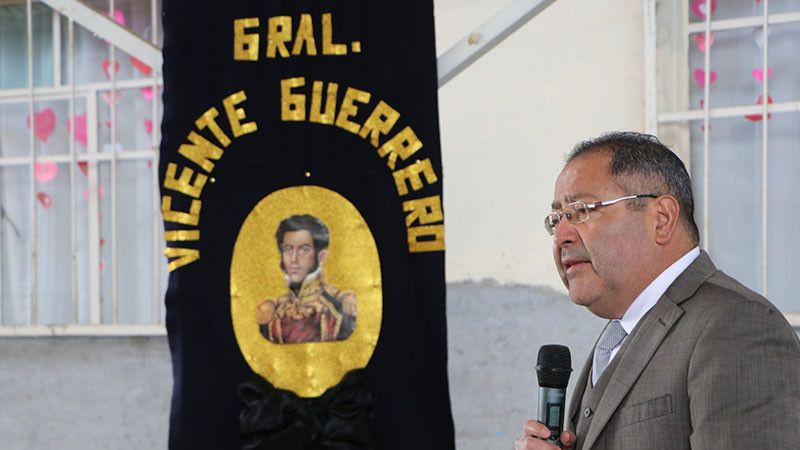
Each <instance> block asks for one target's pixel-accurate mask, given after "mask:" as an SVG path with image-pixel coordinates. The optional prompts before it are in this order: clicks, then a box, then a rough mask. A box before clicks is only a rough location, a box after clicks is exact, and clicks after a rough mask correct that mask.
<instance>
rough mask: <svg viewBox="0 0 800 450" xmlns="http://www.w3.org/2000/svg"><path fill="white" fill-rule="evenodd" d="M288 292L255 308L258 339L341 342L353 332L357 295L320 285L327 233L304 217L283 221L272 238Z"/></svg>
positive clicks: (320, 223)
mask: <svg viewBox="0 0 800 450" xmlns="http://www.w3.org/2000/svg"><path fill="white" fill-rule="evenodd" d="M275 240H276V242H277V244H278V251H279V252H280V254H281V270H282V271H283V273H284V278H285V279H286V287H287V288H288V292H286V293H285V294H283V295H282V296H280V297H278V298H277V299H266V300H264V301H262V302H261V303H259V304H258V306H256V311H255V314H256V322H258V324H259V325H260V329H261V334H262V335H264V337H265V338H267V339H269V340H270V341H271V342H274V343H277V344H294V343H303V342H325V341H341V340H344V339H347V338H348V336H350V334H351V333H352V332H353V329H354V328H355V326H356V294H355V293H354V292H353V291H342V290H339V289H337V288H335V287H334V286H331V285H329V284H327V283H326V281H325V273H324V272H323V270H322V266H323V265H324V264H325V261H326V259H327V257H328V245H329V243H330V231H329V230H328V227H327V226H326V225H325V224H324V223H323V222H322V221H321V220H319V219H318V218H316V217H314V216H311V215H308V214H303V215H294V216H290V217H287V218H286V219H283V220H282V221H281V223H280V224H279V225H278V230H277V231H276V232H275Z"/></svg>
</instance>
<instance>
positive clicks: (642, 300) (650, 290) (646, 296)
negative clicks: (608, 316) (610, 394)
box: [608, 247, 700, 364]
mask: <svg viewBox="0 0 800 450" xmlns="http://www.w3.org/2000/svg"><path fill="white" fill-rule="evenodd" d="M698 256H700V249H699V248H698V247H695V248H693V249H691V250H689V252H688V253H686V254H685V255H683V256H682V257H681V258H680V259H679V260H677V261H675V262H674V263H672V265H671V266H669V267H667V270H665V271H663V272H661V275H659V276H657V277H656V279H655V280H653V281H652V282H651V283H650V284H649V285H647V287H646V288H645V289H644V290H643V291H642V293H641V294H639V296H638V297H636V300H634V301H633V303H631V306H629V307H628V310H627V311H625V314H624V315H623V316H622V319H619V320H618V322H620V325H622V328H623V329H624V330H625V332H626V333H628V334H631V332H632V331H633V329H634V328H636V324H637V323H639V321H640V320H641V319H642V317H644V315H645V314H647V311H650V309H651V308H652V307H653V306H654V305H655V304H656V302H657V301H658V299H659V298H661V296H662V295H664V292H666V291H667V288H668V287H669V286H670V285H671V284H672V282H673V281H675V279H676V278H678V275H680V274H681V273H683V271H684V270H686V268H687V267H689V264H691V263H692V262H693V261H694V260H695V259H696V258H697V257H698ZM614 320H616V319H614ZM625 339H627V336H626V337H625ZM625 339H623V340H622V342H620V343H619V344H618V345H617V346H616V347H614V349H613V350H611V357H610V358H609V360H608V362H609V364H610V363H611V361H613V360H614V357H615V356H616V355H617V352H619V348H620V347H622V343H623V342H625Z"/></svg>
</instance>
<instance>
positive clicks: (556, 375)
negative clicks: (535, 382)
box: [536, 344, 572, 447]
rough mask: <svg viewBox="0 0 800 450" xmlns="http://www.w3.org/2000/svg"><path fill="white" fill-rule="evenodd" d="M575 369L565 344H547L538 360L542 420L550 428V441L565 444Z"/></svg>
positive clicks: (559, 444) (540, 351) (540, 349)
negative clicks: (567, 401) (570, 384)
mask: <svg viewBox="0 0 800 450" xmlns="http://www.w3.org/2000/svg"><path fill="white" fill-rule="evenodd" d="M571 372H572V358H571V356H570V353H569V348H567V347H566V346H564V345H556V344H551V345H543V346H542V347H541V348H539V357H538V359H537V360H536V376H537V378H539V419H538V420H539V422H541V423H543V424H544V425H545V426H547V428H549V429H550V437H549V438H547V439H546V440H547V442H549V443H551V444H556V445H558V446H559V447H560V446H561V441H560V437H561V432H562V431H563V430H564V404H565V399H566V396H567V383H568V382H569V375H570V373H571Z"/></svg>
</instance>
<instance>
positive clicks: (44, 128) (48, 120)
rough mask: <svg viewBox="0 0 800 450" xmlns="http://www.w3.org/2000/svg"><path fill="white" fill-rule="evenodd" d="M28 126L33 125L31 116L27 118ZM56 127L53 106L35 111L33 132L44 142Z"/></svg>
mask: <svg viewBox="0 0 800 450" xmlns="http://www.w3.org/2000/svg"><path fill="white" fill-rule="evenodd" d="M27 124H28V128H30V127H31V116H30V114H29V115H28V118H27ZM55 127H56V113H54V112H53V109H52V108H45V109H43V110H42V111H41V112H34V113H33V134H34V135H35V136H36V137H37V138H39V140H40V141H42V142H47V138H49V137H50V133H52V132H53V129H54V128H55Z"/></svg>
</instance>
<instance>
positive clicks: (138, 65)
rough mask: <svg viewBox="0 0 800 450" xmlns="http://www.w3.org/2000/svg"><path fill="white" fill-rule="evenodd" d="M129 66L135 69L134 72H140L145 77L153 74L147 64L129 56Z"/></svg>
mask: <svg viewBox="0 0 800 450" xmlns="http://www.w3.org/2000/svg"><path fill="white" fill-rule="evenodd" d="M131 64H133V67H136V70H138V71H139V72H142V73H143V74H144V75H145V76H149V75H150V73H152V72H153V68H152V67H150V66H148V65H147V64H145V63H143V62H142V61H140V60H138V59H136V58H135V57H133V56H131Z"/></svg>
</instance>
